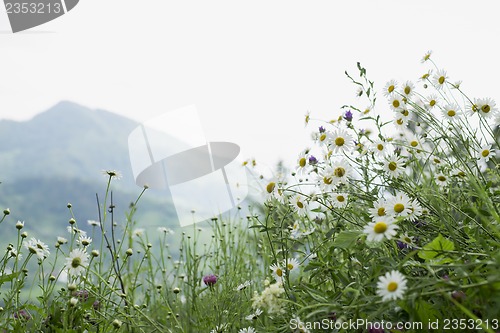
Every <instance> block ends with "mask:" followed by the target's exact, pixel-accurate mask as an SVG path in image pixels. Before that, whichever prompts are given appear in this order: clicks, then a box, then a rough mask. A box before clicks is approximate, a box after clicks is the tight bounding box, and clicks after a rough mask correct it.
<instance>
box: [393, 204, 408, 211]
mask: <svg viewBox="0 0 500 333" xmlns="http://www.w3.org/2000/svg"><path fill="white" fill-rule="evenodd" d="M403 210H405V205H403V204H402V203H397V204H395V205H394V211H395V212H396V213H401V212H402V211H403Z"/></svg>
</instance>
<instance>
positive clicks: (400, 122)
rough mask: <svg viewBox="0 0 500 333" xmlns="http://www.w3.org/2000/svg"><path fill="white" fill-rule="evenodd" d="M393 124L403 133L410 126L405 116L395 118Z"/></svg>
mask: <svg viewBox="0 0 500 333" xmlns="http://www.w3.org/2000/svg"><path fill="white" fill-rule="evenodd" d="M393 124H394V126H395V127H396V129H397V130H398V131H400V132H402V131H405V130H406V127H407V126H408V120H407V119H406V118H405V117H403V116H401V117H400V116H396V118H394V122H393Z"/></svg>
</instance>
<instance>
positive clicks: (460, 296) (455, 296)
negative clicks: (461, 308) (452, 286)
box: [451, 290, 467, 303]
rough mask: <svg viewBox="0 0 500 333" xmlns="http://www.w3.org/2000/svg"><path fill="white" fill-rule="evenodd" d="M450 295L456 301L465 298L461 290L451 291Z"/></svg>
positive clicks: (461, 300) (459, 301)
mask: <svg viewBox="0 0 500 333" xmlns="http://www.w3.org/2000/svg"><path fill="white" fill-rule="evenodd" d="M451 297H452V298H453V299H454V300H455V301H457V302H458V303H462V302H463V301H465V298H466V297H467V296H466V295H465V293H464V292H463V291H461V290H455V291H454V292H452V293H451Z"/></svg>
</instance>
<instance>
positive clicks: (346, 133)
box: [0, 53, 500, 333]
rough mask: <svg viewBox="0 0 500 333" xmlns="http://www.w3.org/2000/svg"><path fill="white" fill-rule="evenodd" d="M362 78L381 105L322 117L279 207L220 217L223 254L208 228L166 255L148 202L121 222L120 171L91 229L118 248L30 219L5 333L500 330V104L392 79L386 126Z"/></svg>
mask: <svg viewBox="0 0 500 333" xmlns="http://www.w3.org/2000/svg"><path fill="white" fill-rule="evenodd" d="M424 63H432V61H431V60H430V53H428V54H426V56H425V57H424ZM358 69H359V78H353V77H352V76H350V75H348V77H349V78H350V79H351V80H352V82H353V83H354V84H355V85H356V87H357V88H358V89H357V95H358V96H359V97H360V99H361V98H366V103H367V104H368V107H366V108H360V107H357V106H353V105H349V106H344V107H343V114H342V116H341V117H339V118H338V119H335V120H333V121H321V120H315V119H313V118H312V117H311V116H310V115H309V114H308V115H307V116H306V124H307V125H308V126H312V124H313V123H317V125H318V126H319V128H318V129H317V130H314V132H313V140H314V142H315V146H314V148H311V149H306V150H304V151H302V152H301V153H300V154H299V157H298V159H297V165H296V166H294V167H293V171H292V172H291V173H288V172H281V173H278V174H277V175H276V177H275V178H274V179H270V180H268V181H266V182H265V183H263V184H262V187H263V194H264V196H265V198H264V201H263V204H262V205H260V206H259V205H256V207H254V209H255V211H254V212H253V213H252V214H250V215H249V216H247V217H245V218H243V217H240V216H239V214H237V215H236V216H234V217H233V218H232V219H224V220H218V219H213V220H212V221H211V222H210V224H209V226H210V229H211V232H212V237H211V240H210V241H208V242H205V241H204V240H201V239H202V238H200V235H203V234H206V231H207V230H206V227H204V226H203V227H201V226H196V227H194V228H193V230H191V229H187V230H185V233H183V234H182V235H172V234H171V233H170V230H168V229H166V228H160V229H159V230H158V232H157V234H159V238H160V239H159V241H158V242H156V240H155V241H154V242H153V243H154V244H153V243H150V240H149V236H150V235H148V234H147V233H146V232H144V231H143V230H140V229H135V223H136V222H135V221H134V212H135V210H136V208H137V201H136V203H135V204H133V205H132V206H131V210H130V213H129V214H128V215H127V218H126V223H124V224H118V223H116V222H115V218H114V214H113V209H114V207H113V202H112V199H111V196H110V195H109V194H110V188H111V182H112V180H113V179H114V178H116V176H117V174H116V172H114V171H108V172H107V173H106V175H107V176H108V177H109V178H108V187H107V191H106V194H105V196H104V200H103V202H102V203H100V204H99V207H100V211H101V216H100V218H99V221H90V223H91V224H92V225H93V227H94V230H95V234H96V235H97V236H99V235H101V236H99V237H98V238H99V239H101V240H102V241H99V242H98V241H95V237H94V235H93V236H92V237H89V236H88V235H86V234H85V233H84V232H82V230H81V229H79V228H78V223H80V222H79V221H75V219H74V218H70V220H69V225H68V231H69V233H66V234H63V233H61V235H60V236H59V237H57V243H56V246H55V249H54V248H49V247H48V246H47V245H46V244H45V243H43V242H41V241H40V240H38V239H36V238H30V237H29V235H27V234H25V233H24V232H23V227H24V223H23V222H18V223H17V224H16V225H15V227H16V228H17V230H18V237H17V240H15V241H14V242H13V243H12V244H9V245H8V247H7V251H6V253H5V255H4V256H3V258H2V259H1V261H0V273H1V274H2V275H1V276H0V285H1V286H2V287H1V290H0V291H1V296H2V300H3V304H2V308H1V312H0V327H1V328H3V329H5V330H7V331H19V332H24V331H43V332H85V331H87V332H110V331H111V332H113V331H122V332H211V333H212V332H213V333H217V332H243V333H245V332H322V331H332V332H337V331H341V332H353V331H359V332H364V331H370V332H375V331H377V332H381V331H383V330H384V329H385V331H387V332H388V331H389V330H390V329H392V330H393V331H404V332H413V331H431V330H435V331H442V330H445V328H446V326H445V325H446V323H448V329H451V330H454V331H458V330H465V329H473V330H474V329H475V330H482V331H485V332H494V331H497V330H499V329H500V323H499V322H498V320H499V319H500V316H499V310H498V309H499V308H500V251H499V239H500V227H499V221H500V210H499V201H500V188H499V183H500V173H499V167H498V165H497V159H496V149H497V147H498V135H497V126H498V124H499V115H498V110H497V108H496V105H495V103H494V101H493V100H491V99H489V98H474V99H471V98H469V97H468V96H467V95H465V94H464V93H463V92H462V90H461V87H460V84H459V83H451V82H450V81H449V78H448V75H447V73H446V72H445V71H444V70H440V69H438V68H436V69H434V70H431V71H429V72H427V73H425V74H424V75H423V76H422V77H421V79H420V80H419V82H418V84H414V83H412V82H410V81H407V82H404V83H402V84H399V85H398V84H397V83H396V82H395V81H393V80H391V81H389V82H388V83H387V85H385V87H384V89H383V91H382V94H383V95H384V96H385V97H386V98H387V100H388V103H389V104H388V106H385V105H386V104H385V103H383V104H384V106H382V107H380V110H381V113H380V114H377V109H378V108H379V106H378V105H377V106H376V94H375V88H374V83H373V82H371V81H370V80H368V78H367V77H366V70H365V69H364V68H363V67H361V65H359V64H358ZM346 74H347V73H346ZM417 86H418V88H417ZM387 109H391V110H392V111H390V112H391V114H392V115H393V117H392V116H389V117H387ZM282 171H283V170H282ZM141 196H142V193H141ZM139 197H140V196H139ZM68 209H69V212H70V214H71V212H72V207H71V205H68ZM9 213H10V212H9V211H8V210H5V211H4V215H3V218H2V219H1V221H0V223H1V222H4V220H8V219H7V218H8V215H9ZM2 227H5V223H4V224H3V225H2ZM179 236H180V237H182V241H181V249H180V257H179V258H172V256H171V255H170V248H169V245H168V244H169V240H170V239H171V238H172V237H179ZM92 238H94V241H93V240H92ZM54 241H56V240H54ZM28 286H29V290H26V289H27V288H28ZM23 296H24V297H23ZM354 323H356V325H353V324H354ZM397 323H405V324H404V325H402V326H401V327H396V325H397ZM431 323H432V324H433V325H434V323H437V324H438V325H437V326H435V325H434V326H431ZM418 324H420V325H422V326H418ZM464 325H465V326H464ZM377 329H378V330H377Z"/></svg>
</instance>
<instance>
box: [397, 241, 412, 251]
mask: <svg viewBox="0 0 500 333" xmlns="http://www.w3.org/2000/svg"><path fill="white" fill-rule="evenodd" d="M396 244H397V245H398V248H399V249H400V250H404V249H407V248H409V246H408V244H406V243H405V242H402V241H399V240H398V241H396Z"/></svg>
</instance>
